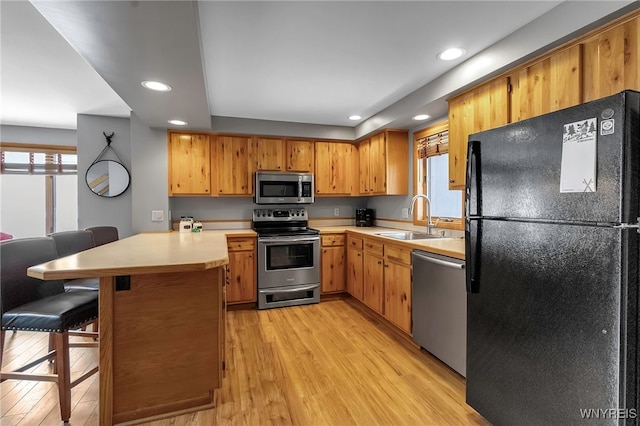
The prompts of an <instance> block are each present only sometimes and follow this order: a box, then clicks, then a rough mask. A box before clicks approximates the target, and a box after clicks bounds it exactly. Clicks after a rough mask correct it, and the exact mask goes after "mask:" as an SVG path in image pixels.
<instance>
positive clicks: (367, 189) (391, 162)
mask: <svg viewBox="0 0 640 426" xmlns="http://www.w3.org/2000/svg"><path fill="white" fill-rule="evenodd" d="M408 149H409V134H408V132H407V131H405V130H391V129H387V130H385V131H383V132H381V133H378V134H375V135H373V136H371V137H370V138H369V139H366V140H364V141H361V142H360V143H359V144H358V157H359V163H360V164H359V167H360V172H359V177H358V190H359V193H360V194H361V195H406V194H407V193H408V190H409V186H408V185H409V179H408V175H409V174H408V173H407V162H408V161H409V157H408V155H409V154H408Z"/></svg>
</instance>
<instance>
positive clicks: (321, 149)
mask: <svg viewBox="0 0 640 426" xmlns="http://www.w3.org/2000/svg"><path fill="white" fill-rule="evenodd" d="M351 152H352V151H351V144H350V143H347V142H316V143H315V156H316V168H315V187H316V195H333V196H335V195H350V194H351Z"/></svg>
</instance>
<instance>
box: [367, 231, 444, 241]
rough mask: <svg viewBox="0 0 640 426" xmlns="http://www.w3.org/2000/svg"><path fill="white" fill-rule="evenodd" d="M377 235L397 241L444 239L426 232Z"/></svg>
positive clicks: (381, 233) (383, 233)
mask: <svg viewBox="0 0 640 426" xmlns="http://www.w3.org/2000/svg"><path fill="white" fill-rule="evenodd" d="M376 235H380V236H381V237H389V238H395V239H397V240H427V239H443V238H447V237H441V236H439V235H430V234H426V233H424V232H378V233H376Z"/></svg>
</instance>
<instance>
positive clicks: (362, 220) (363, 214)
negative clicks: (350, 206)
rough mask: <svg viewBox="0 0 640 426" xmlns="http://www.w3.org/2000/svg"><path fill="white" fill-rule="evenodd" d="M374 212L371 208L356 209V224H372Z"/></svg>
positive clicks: (374, 217) (374, 216)
mask: <svg viewBox="0 0 640 426" xmlns="http://www.w3.org/2000/svg"><path fill="white" fill-rule="evenodd" d="M375 219H376V214H375V211H374V210H373V209H356V226H373V222H374V220H375Z"/></svg>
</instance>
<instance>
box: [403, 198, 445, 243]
mask: <svg viewBox="0 0 640 426" xmlns="http://www.w3.org/2000/svg"><path fill="white" fill-rule="evenodd" d="M418 198H424V199H425V200H427V234H429V235H431V227H432V226H435V225H434V224H433V223H431V200H429V197H427V196H426V195H424V194H418V195H416V196H415V197H413V198H412V199H411V204H410V207H411V208H410V210H409V214H411V215H413V207H414V206H415V204H416V200H418ZM437 223H438V222H437V221H436V224H437Z"/></svg>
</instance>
